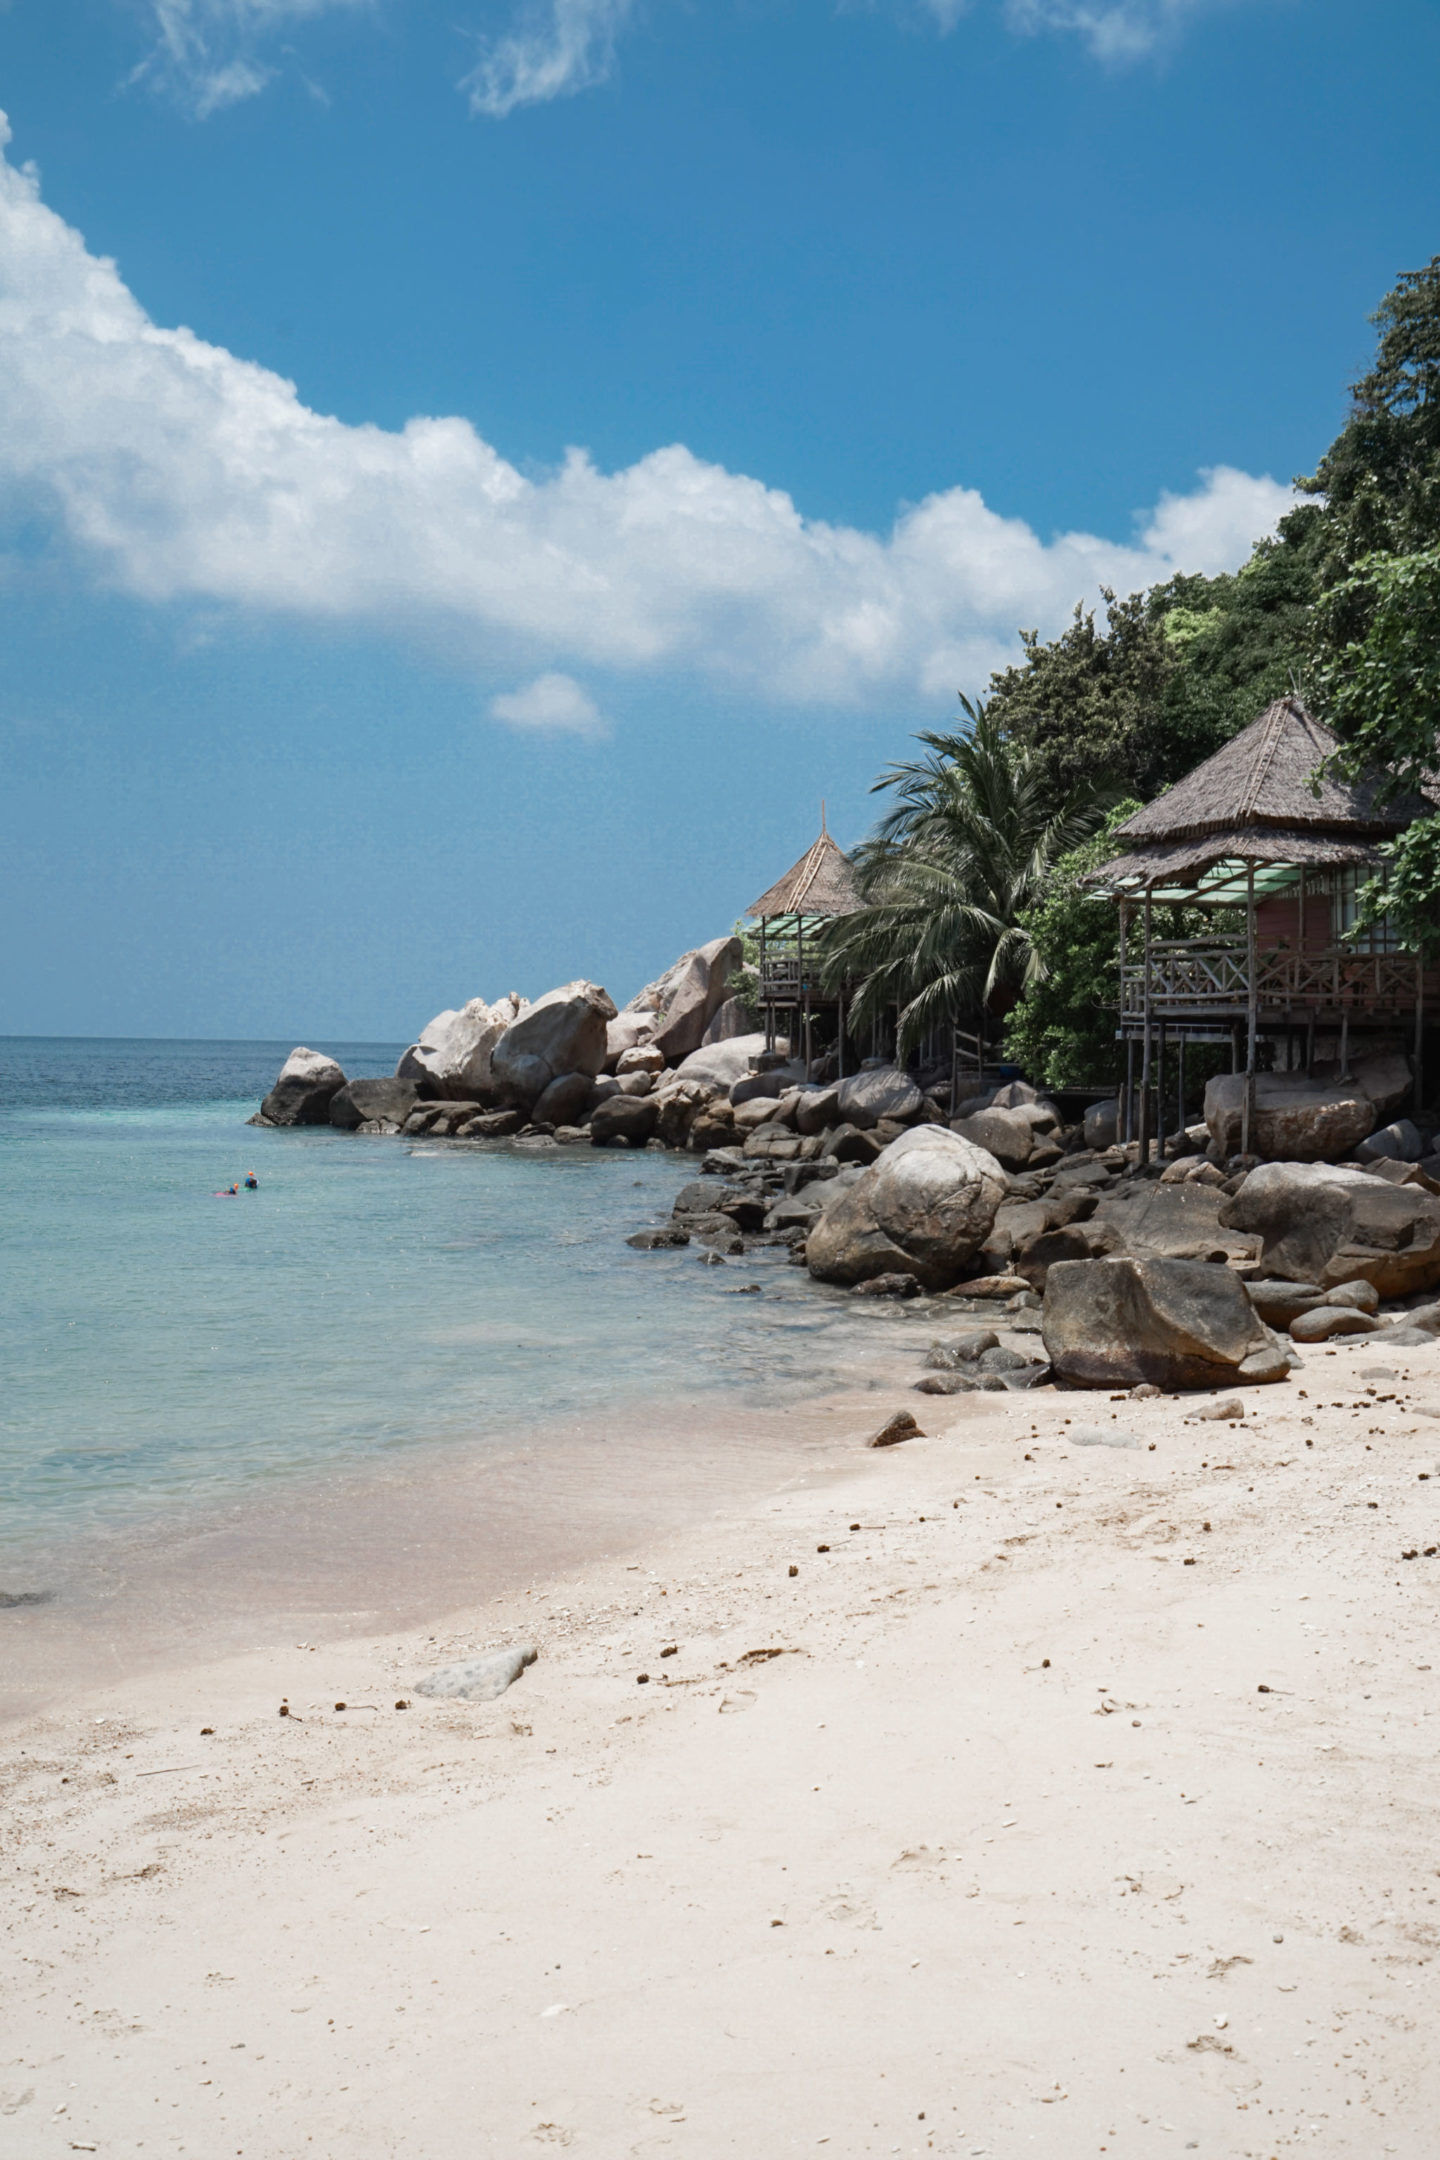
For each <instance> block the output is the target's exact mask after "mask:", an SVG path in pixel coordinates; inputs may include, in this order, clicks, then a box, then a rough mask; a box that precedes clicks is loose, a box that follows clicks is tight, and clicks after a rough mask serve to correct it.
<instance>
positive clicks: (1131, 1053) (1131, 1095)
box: [1120, 1035, 1135, 1147]
mask: <svg viewBox="0 0 1440 2160" xmlns="http://www.w3.org/2000/svg"><path fill="white" fill-rule="evenodd" d="M1120 1111H1121V1116H1120V1139H1121V1143H1122V1145H1124V1146H1125V1147H1128V1146H1129V1145H1130V1142H1131V1141H1132V1140H1133V1139H1134V1138H1135V1038H1134V1036H1133V1035H1127V1036H1126V1038H1125V1094H1124V1098H1123V1100H1122V1101H1121V1105H1120Z"/></svg>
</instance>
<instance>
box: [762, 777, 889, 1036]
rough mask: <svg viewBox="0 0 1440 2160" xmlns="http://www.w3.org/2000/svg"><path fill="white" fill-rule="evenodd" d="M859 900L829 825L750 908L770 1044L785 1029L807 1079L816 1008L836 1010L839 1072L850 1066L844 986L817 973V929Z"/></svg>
mask: <svg viewBox="0 0 1440 2160" xmlns="http://www.w3.org/2000/svg"><path fill="white" fill-rule="evenodd" d="M860 905H861V899H860V888H859V886H858V885H857V884H856V882H855V872H854V870H853V869H852V868H851V865H850V860H849V857H848V856H847V855H846V854H845V853H844V852H843V851H842V850H841V849H840V848H838V847H837V846H836V845H835V842H834V841H833V840H832V839H831V837H830V835H829V833H828V832H827V831H826V829H825V807H824V804H823V803H822V804H821V807H820V837H819V839H818V840H817V841H816V842H815V844H814V845H813V847H810V848H807V849H806V851H805V853H804V854H803V855H802V856H801V858H800V860H799V862H797V863H795V864H794V865H792V867H791V868H790V869H789V870H787V871H786V873H785V875H784V877H782V878H777V879H776V881H775V883H774V884H773V885H772V886H771V887H770V888H769V890H768V891H767V892H763V893H761V895H760V898H759V899H758V900H757V901H755V902H754V904H753V905H752V906H751V907H750V908H749V910H748V913H749V915H750V916H751V918H752V919H758V921H759V925H760V1004H761V1009H762V1011H763V1013H764V1024H765V1047H766V1049H767V1050H772V1051H773V1050H774V1049H776V1047H777V1045H778V1043H779V1039H780V1036H781V1034H782V1033H783V1034H784V1036H785V1038H786V1042H787V1045H788V1050H789V1054H790V1056H791V1057H792V1058H793V1057H796V1056H803V1058H804V1060H805V1072H806V1077H807V1078H808V1077H809V1075H810V1072H811V1068H812V1066H813V1064H814V1048H815V1046H814V1022H815V1016H816V1014H817V1013H825V1014H827V1015H828V1014H829V1013H831V1012H833V1014H834V1016H835V1019H834V1027H835V1049H836V1051H837V1054H838V1060H839V1068H840V1071H839V1074H837V1077H841V1076H843V1073H844V1069H845V991H844V988H843V986H842V987H840V988H836V989H831V988H828V987H827V986H826V984H825V982H824V981H823V979H822V976H821V971H820V965H819V962H820V933H821V931H822V930H823V929H824V927H825V925H826V923H827V922H830V921H833V920H834V918H835V917H836V916H838V915H852V914H853V913H854V912H855V910H856V908H858V907H859V906H860Z"/></svg>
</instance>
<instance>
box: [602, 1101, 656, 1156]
mask: <svg viewBox="0 0 1440 2160" xmlns="http://www.w3.org/2000/svg"><path fill="white" fill-rule="evenodd" d="M659 1115H660V1112H659V1106H658V1105H657V1103H656V1100H655V1097H654V1096H653V1095H609V1096H607V1097H606V1099H605V1101H604V1102H600V1103H596V1105H595V1108H594V1109H593V1111H592V1112H591V1113H590V1145H591V1146H592V1147H620V1146H624V1147H644V1145H645V1143H646V1142H647V1141H648V1140H649V1139H650V1137H651V1135H652V1134H653V1133H654V1130H655V1126H656V1123H657V1122H658V1119H659Z"/></svg>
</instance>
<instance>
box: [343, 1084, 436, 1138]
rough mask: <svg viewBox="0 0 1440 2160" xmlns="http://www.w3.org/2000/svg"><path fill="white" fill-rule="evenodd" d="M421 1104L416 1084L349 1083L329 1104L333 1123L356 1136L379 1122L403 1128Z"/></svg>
mask: <svg viewBox="0 0 1440 2160" xmlns="http://www.w3.org/2000/svg"><path fill="white" fill-rule="evenodd" d="M419 1100H420V1090H419V1088H418V1087H417V1086H416V1085H415V1082H414V1081H413V1080H347V1082H346V1083H345V1085H344V1087H343V1088H341V1090H340V1092H339V1094H338V1095H336V1096H335V1098H334V1099H333V1101H332V1102H331V1104H330V1123H331V1124H332V1125H335V1126H338V1127H339V1129H340V1131H341V1132H357V1131H358V1130H359V1128H360V1127H361V1126H362V1125H371V1124H374V1123H375V1121H376V1120H377V1119H381V1120H385V1121H393V1122H394V1123H395V1124H396V1125H403V1124H404V1123H405V1120H406V1118H408V1117H409V1115H410V1112H411V1111H412V1110H413V1109H414V1108H415V1105H416V1103H417V1102H419Z"/></svg>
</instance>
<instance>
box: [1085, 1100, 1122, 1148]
mask: <svg viewBox="0 0 1440 2160" xmlns="http://www.w3.org/2000/svg"><path fill="white" fill-rule="evenodd" d="M1083 1137H1084V1141H1085V1145H1086V1147H1088V1148H1094V1149H1095V1150H1096V1152H1097V1153H1098V1152H1099V1151H1100V1150H1101V1149H1102V1148H1109V1147H1114V1145H1115V1143H1116V1141H1117V1140H1118V1139H1119V1137H1120V1105H1119V1103H1117V1102H1095V1103H1091V1105H1090V1107H1089V1109H1088V1110H1087V1111H1086V1112H1085V1125H1084V1133H1083Z"/></svg>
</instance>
